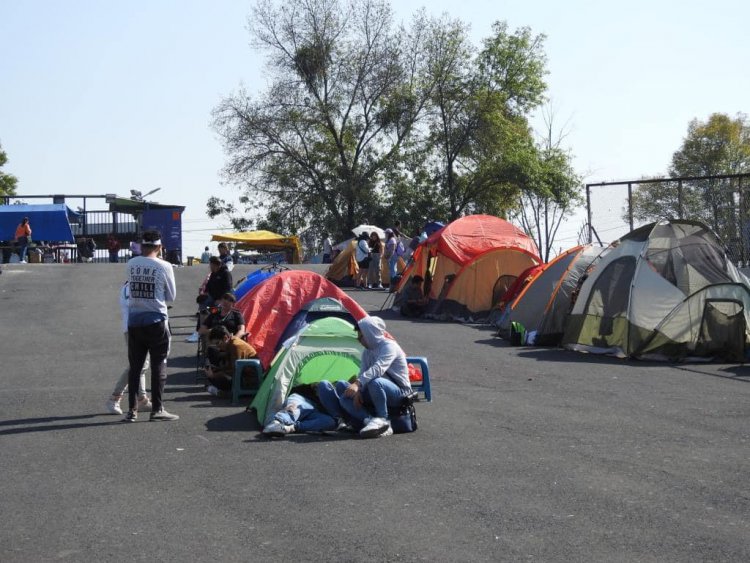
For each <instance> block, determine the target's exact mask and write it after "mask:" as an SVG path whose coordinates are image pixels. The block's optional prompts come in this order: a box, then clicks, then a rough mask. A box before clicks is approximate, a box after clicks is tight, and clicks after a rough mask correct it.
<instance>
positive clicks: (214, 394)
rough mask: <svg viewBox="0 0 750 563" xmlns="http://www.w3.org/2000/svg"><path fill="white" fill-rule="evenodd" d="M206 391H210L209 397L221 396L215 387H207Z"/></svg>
mask: <svg viewBox="0 0 750 563" xmlns="http://www.w3.org/2000/svg"><path fill="white" fill-rule="evenodd" d="M206 391H208V394H209V395H213V396H214V397H215V396H217V395H218V394H219V388H218V387H215V386H213V385H209V386H208V387H206Z"/></svg>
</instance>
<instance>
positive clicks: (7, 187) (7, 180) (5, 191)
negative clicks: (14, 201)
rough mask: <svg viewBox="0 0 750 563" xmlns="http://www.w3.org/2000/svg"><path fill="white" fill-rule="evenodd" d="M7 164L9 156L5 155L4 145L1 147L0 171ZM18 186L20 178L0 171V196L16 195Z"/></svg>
mask: <svg viewBox="0 0 750 563" xmlns="http://www.w3.org/2000/svg"><path fill="white" fill-rule="evenodd" d="M6 162H8V155H6V154H5V151H4V150H3V149H2V145H0V169H2V167H3V166H5V163H6ZM17 184H18V178H16V177H15V176H13V174H7V173H6V172H3V171H2V170H0V196H13V195H16V185H17Z"/></svg>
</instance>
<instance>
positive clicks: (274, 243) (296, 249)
mask: <svg viewBox="0 0 750 563" xmlns="http://www.w3.org/2000/svg"><path fill="white" fill-rule="evenodd" d="M211 240H216V241H222V242H233V243H235V244H236V245H237V247H238V248H241V249H247V250H259V251H262V252H274V251H280V250H281V251H286V252H289V253H290V254H291V257H290V259H289V262H290V263H291V264H299V263H300V259H301V257H302V247H301V246H300V242H299V238H298V237H296V236H294V235H291V236H286V235H278V234H276V233H272V232H271V231H248V232H239V233H224V234H216V235H213V236H212V237H211Z"/></svg>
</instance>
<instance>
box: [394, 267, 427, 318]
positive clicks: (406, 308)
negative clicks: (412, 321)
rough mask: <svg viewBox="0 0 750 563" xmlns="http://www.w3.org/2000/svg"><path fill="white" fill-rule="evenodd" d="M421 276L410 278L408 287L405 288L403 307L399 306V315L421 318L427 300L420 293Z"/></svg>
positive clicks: (422, 293) (421, 292)
mask: <svg viewBox="0 0 750 563" xmlns="http://www.w3.org/2000/svg"><path fill="white" fill-rule="evenodd" d="M423 281H424V278H423V277H422V276H412V278H411V283H410V284H409V287H407V288H406V294H405V296H404V297H405V299H404V303H403V305H401V314H402V315H403V316H404V317H421V316H422V315H423V314H424V312H425V309H426V308H427V303H428V301H429V299H428V298H427V297H426V296H425V294H424V291H422V282H423Z"/></svg>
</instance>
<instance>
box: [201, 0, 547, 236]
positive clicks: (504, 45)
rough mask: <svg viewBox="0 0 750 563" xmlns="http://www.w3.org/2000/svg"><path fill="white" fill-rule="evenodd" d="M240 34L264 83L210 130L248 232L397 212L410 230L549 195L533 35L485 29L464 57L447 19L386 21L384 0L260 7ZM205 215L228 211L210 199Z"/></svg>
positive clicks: (230, 103)
mask: <svg viewBox="0 0 750 563" xmlns="http://www.w3.org/2000/svg"><path fill="white" fill-rule="evenodd" d="M250 28H251V33H252V37H253V44H254V46H255V47H256V48H258V49H261V50H263V51H265V52H266V54H267V62H268V69H269V71H270V72H269V74H270V76H271V82H270V85H269V86H268V88H267V89H266V91H265V92H263V93H262V94H259V95H255V96H251V95H249V94H248V93H247V92H246V91H240V92H239V93H237V94H236V95H233V96H231V97H229V98H227V99H225V100H224V101H223V102H222V103H221V104H220V105H219V106H218V107H217V108H216V110H215V112H214V126H215V128H216V130H217V131H218V132H219V134H220V136H221V137H222V139H223V142H224V146H225V149H226V152H227V155H228V160H227V164H226V167H225V173H226V175H227V177H228V179H229V181H230V182H232V183H234V184H238V185H241V186H243V188H244V195H243V198H244V200H243V202H244V204H245V206H246V209H245V210H244V211H245V212H249V211H251V210H255V212H256V213H258V215H259V216H260V217H262V219H260V222H259V224H264V225H271V226H274V227H275V230H278V231H281V232H301V231H303V230H305V229H312V230H313V231H316V232H318V233H319V232H322V231H328V232H331V233H334V234H335V235H338V236H340V237H346V236H348V235H349V231H350V229H351V228H352V227H354V226H356V225H357V224H358V223H360V222H364V221H365V220H366V221H367V222H371V223H378V224H381V225H388V224H392V222H393V221H394V220H395V219H397V218H398V219H401V220H402V223H403V225H404V227H405V228H406V229H407V230H409V231H413V230H414V229H415V228H417V227H421V225H422V224H423V223H424V221H425V220H428V219H440V220H446V219H448V220H453V219H455V218H457V217H460V216H462V215H465V214H469V213H489V214H494V215H507V213H508V212H509V210H511V209H513V208H515V207H517V206H518V202H519V195H520V194H521V193H526V192H528V191H529V190H541V191H542V192H545V193H546V191H548V190H549V189H551V188H550V187H549V185H548V184H549V182H548V181H546V180H543V178H544V177H546V176H550V175H551V172H550V171H549V169H550V167H551V166H552V165H551V164H550V163H551V162H558V161H559V160H560V159H559V158H558V157H554V158H553V155H550V154H542V153H541V152H540V151H539V150H538V149H537V147H536V146H535V143H534V140H533V136H532V132H531V129H530V127H529V124H528V119H527V117H528V114H529V112H530V111H532V110H533V109H534V108H536V107H538V106H539V104H540V103H541V102H542V101H543V97H544V91H545V89H546V84H545V82H544V75H545V73H546V69H545V65H546V59H545V55H544V52H543V42H544V36H543V35H536V36H535V35H533V34H532V33H531V31H530V30H529V29H528V28H521V29H519V30H516V31H513V32H511V31H509V30H508V28H507V25H506V24H504V23H496V24H495V25H494V26H493V31H492V35H491V36H490V37H488V38H487V39H486V40H485V41H484V42H483V43H482V45H481V48H480V49H476V48H475V47H474V46H473V45H472V44H471V42H470V41H469V39H468V32H467V27H466V25H465V24H464V23H462V22H461V21H459V20H450V19H448V18H447V17H443V18H439V19H435V18H428V17H427V16H426V15H425V13H424V12H419V13H417V14H416V16H415V17H414V18H413V20H412V22H411V23H410V25H408V26H401V27H397V26H395V25H394V23H393V17H392V12H391V8H390V6H389V4H388V3H387V2H386V1H385V0H352V1H351V2H348V3H345V2H343V1H339V0H289V1H287V2H283V3H282V2H276V1H272V0H260V1H259V2H258V4H257V5H256V7H255V8H254V10H253V12H252V16H251V19H250ZM558 156H559V155H558ZM545 171H546V172H545ZM545 175H546V176H545ZM209 214H212V216H216V215H217V214H224V215H228V216H230V218H232V217H234V218H236V217H238V216H240V215H241V213H240V212H239V211H238V210H237V209H236V208H234V207H233V206H229V205H228V204H226V202H224V201H223V200H220V199H216V198H212V200H211V201H210V202H209Z"/></svg>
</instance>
